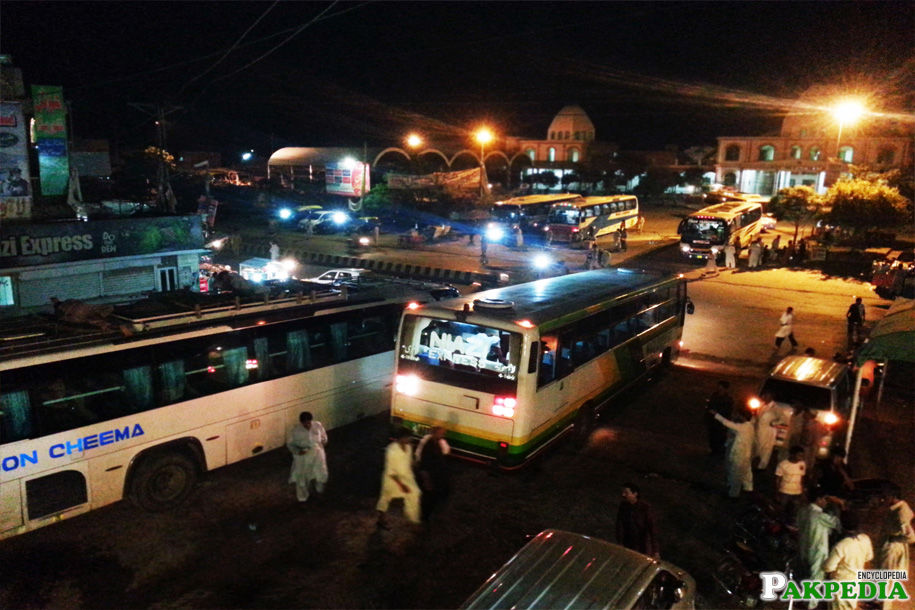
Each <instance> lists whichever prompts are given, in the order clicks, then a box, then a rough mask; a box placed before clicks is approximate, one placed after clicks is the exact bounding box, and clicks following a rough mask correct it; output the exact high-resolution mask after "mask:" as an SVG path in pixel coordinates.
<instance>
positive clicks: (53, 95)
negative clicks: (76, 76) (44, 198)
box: [32, 85, 70, 195]
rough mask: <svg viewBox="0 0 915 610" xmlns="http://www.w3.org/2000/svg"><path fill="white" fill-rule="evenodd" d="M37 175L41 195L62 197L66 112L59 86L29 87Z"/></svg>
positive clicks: (64, 188)
mask: <svg viewBox="0 0 915 610" xmlns="http://www.w3.org/2000/svg"><path fill="white" fill-rule="evenodd" d="M32 104H33V106H34V109H35V140H36V144H37V145H38V175H39V177H40V178H41V193H42V194H43V195H65V194H66V193H67V185H68V183H69V180H70V166H69V161H68V159H67V110H66V106H64V91H63V88H62V87H52V86H47V85H32Z"/></svg>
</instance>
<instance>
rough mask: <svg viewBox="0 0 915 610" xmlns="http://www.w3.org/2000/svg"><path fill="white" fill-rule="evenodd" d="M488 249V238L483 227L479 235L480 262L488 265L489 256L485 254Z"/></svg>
mask: <svg viewBox="0 0 915 610" xmlns="http://www.w3.org/2000/svg"><path fill="white" fill-rule="evenodd" d="M488 249H489V239H487V237H486V231H485V229H484V231H483V233H482V234H481V235H480V264H481V265H488V264H489V258H488V257H487V256H486V251H487V250H488Z"/></svg>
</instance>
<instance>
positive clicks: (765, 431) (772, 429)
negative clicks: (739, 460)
mask: <svg viewBox="0 0 915 610" xmlns="http://www.w3.org/2000/svg"><path fill="white" fill-rule="evenodd" d="M761 398H762V403H763V404H762V406H760V407H759V410H758V411H757V412H756V445H755V450H754V453H755V455H756V457H757V458H759V462H758V463H757V464H756V468H757V470H765V469H766V468H768V467H769V460H771V459H772V450H773V449H775V442H776V441H777V440H778V426H779V425H780V424H781V423H782V417H781V416H782V413H781V409H780V408H779V407H778V405H777V403H776V402H775V399H774V398H773V397H772V394H771V393H769V392H766V393H764V394H763V395H762V396H761Z"/></svg>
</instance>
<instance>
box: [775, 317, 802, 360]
mask: <svg viewBox="0 0 915 610" xmlns="http://www.w3.org/2000/svg"><path fill="white" fill-rule="evenodd" d="M778 322H779V327H778V330H777V331H775V351H778V349H779V348H780V347H781V346H782V342H783V341H784V340H785V338H786V337H787V339H788V341H790V342H791V349H792V350H794V349H796V348H797V339H795V338H794V307H789V308H788V309H786V310H785V313H783V314H782V316H781V318H779V320H778Z"/></svg>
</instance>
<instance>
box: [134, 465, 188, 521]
mask: <svg viewBox="0 0 915 610" xmlns="http://www.w3.org/2000/svg"><path fill="white" fill-rule="evenodd" d="M196 484H197V465H196V464H195V463H194V461H193V460H192V459H191V458H189V457H187V456H186V455H183V454H181V453H173V452H172V453H160V454H158V455H152V456H149V457H148V458H146V459H144V460H143V461H142V462H141V463H140V465H139V466H138V467H137V470H136V472H135V473H134V475H133V477H132V479H131V485H130V500H131V501H132V502H133V503H134V504H136V505H137V506H139V507H140V508H142V509H143V510H147V511H150V512H161V511H164V510H168V509H170V508H174V507H176V506H178V505H180V504H181V503H182V502H184V501H185V500H186V499H187V497H188V496H189V495H190V494H191V492H192V491H193V490H194V486H195V485H196Z"/></svg>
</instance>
